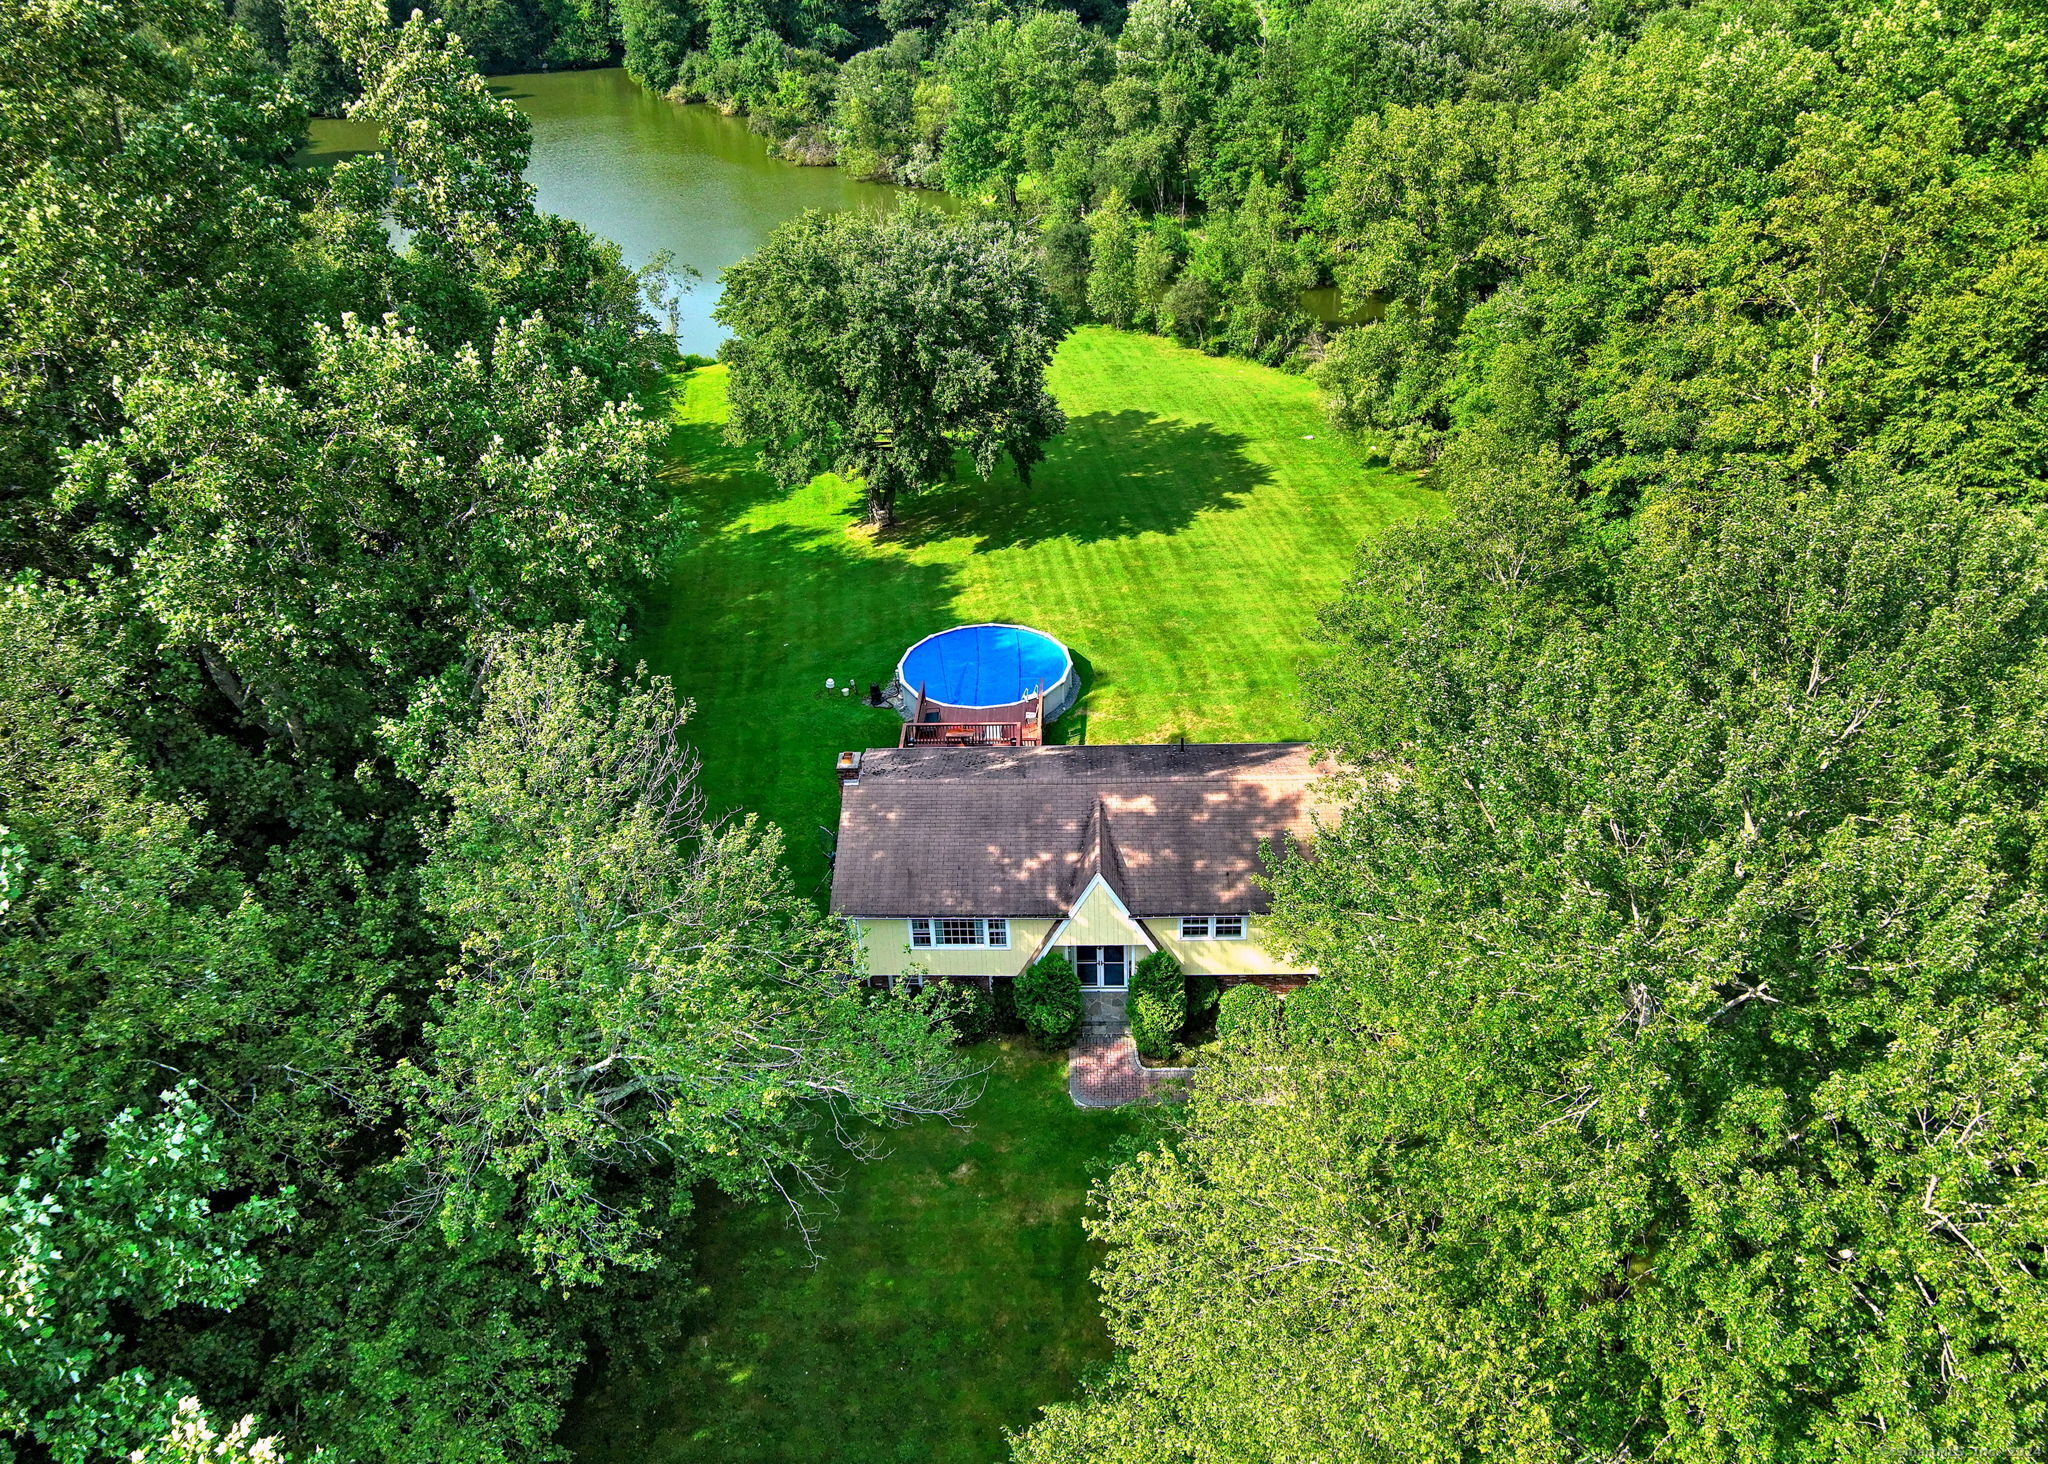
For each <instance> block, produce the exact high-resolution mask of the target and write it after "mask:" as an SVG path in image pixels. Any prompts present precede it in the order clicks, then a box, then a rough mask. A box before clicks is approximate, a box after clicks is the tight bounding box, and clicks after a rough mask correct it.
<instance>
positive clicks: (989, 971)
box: [853, 919, 1059, 976]
mask: <svg viewBox="0 0 2048 1464" xmlns="http://www.w3.org/2000/svg"><path fill="white" fill-rule="evenodd" d="M1058 923H1059V922H1058V921H1056V920H1012V921H1011V922H1010V948H1009V949H1008V950H1006V951H991V950H983V949H981V948H980V947H978V946H968V947H962V946H933V947H922V946H921V947H919V948H918V949H916V950H912V949H911V948H910V922H909V921H908V920H862V919H855V920H854V922H853V926H854V929H855V930H856V931H857V932H858V933H859V935H860V943H861V949H862V951H864V952H865V953H866V955H867V966H868V974H869V975H871V976H901V975H902V974H903V973H904V972H906V971H909V970H912V969H915V970H918V971H922V972H924V973H925V974H926V975H928V976H1015V975H1016V974H1017V973H1018V972H1020V971H1022V970H1023V969H1024V967H1025V965H1026V964H1027V963H1028V962H1029V961H1030V960H1031V957H1032V954H1033V953H1034V952H1036V951H1037V949H1038V947H1039V943H1040V942H1041V941H1043V940H1044V939H1045V937H1046V933H1047V932H1048V931H1050V930H1051V929H1052V928H1053V926H1055V925H1057V924H1058Z"/></svg>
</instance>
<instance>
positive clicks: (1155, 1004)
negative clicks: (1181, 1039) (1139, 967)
mask: <svg viewBox="0 0 2048 1464" xmlns="http://www.w3.org/2000/svg"><path fill="white" fill-rule="evenodd" d="M1168 959H1171V957H1169V958H1168ZM1125 1012H1126V1013H1127V1014H1128V1015H1129V1017H1130V1019H1131V1041H1133V1042H1135V1043H1137V1045H1138V1051H1139V1052H1141V1053H1143V1054H1144V1055H1145V1056H1146V1057H1153V1058H1158V1057H1167V1056H1170V1055H1171V1054H1172V1052H1173V1034H1174V1033H1175V1032H1176V1031H1177V1030H1178V1029H1179V1027H1180V1024H1179V1023H1178V1022H1176V1021H1174V1020H1173V1013H1171V1012H1170V1011H1168V1010H1167V1007H1166V1003H1164V1002H1162V1001H1161V1000H1160V999H1159V998H1158V997H1156V996H1154V995H1153V994H1152V993H1151V992H1149V991H1133V992H1132V993H1131V999H1130V1003H1129V1005H1128V1006H1126V1007H1125Z"/></svg>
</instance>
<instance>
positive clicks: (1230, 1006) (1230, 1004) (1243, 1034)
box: [1216, 982, 1280, 1044]
mask: <svg viewBox="0 0 2048 1464" xmlns="http://www.w3.org/2000/svg"><path fill="white" fill-rule="evenodd" d="M1279 1027H1280V998H1279V997H1277V996H1275V995H1273V993H1272V992H1270V991H1268V990H1266V988H1265V987H1263V986H1254V985H1252V984H1251V983H1249V982H1246V983H1243V984H1241V985H1237V986H1233V987H1231V988H1230V989H1229V990H1228V991H1226V992H1224V993H1223V997H1222V1000H1220V1001H1219V1002H1217V1004H1216V1035H1217V1037H1219V1038H1220V1039H1222V1040H1223V1041H1225V1042H1234V1043H1241V1044H1242V1043H1252V1042H1256V1041H1258V1040H1259V1039H1260V1038H1262V1037H1268V1036H1270V1035H1271V1034H1273V1033H1274V1032H1277V1031H1278V1030H1279Z"/></svg>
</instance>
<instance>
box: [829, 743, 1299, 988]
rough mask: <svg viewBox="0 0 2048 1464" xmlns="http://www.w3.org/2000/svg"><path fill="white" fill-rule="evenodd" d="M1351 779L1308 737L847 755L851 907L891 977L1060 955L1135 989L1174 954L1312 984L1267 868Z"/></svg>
mask: <svg viewBox="0 0 2048 1464" xmlns="http://www.w3.org/2000/svg"><path fill="white" fill-rule="evenodd" d="M1332 771H1333V768H1332V766H1331V765H1330V764H1329V763H1327V762H1318V761H1316V760H1314V759H1313V758H1312V756H1311V754H1310V751H1309V749H1308V747H1307V746H1306V744H1303V743H1295V742H1279V743H1214V744H1206V745H1204V744H1196V745H1186V744H1179V745H1166V746H1114V747H1057V746H1056V747H1044V746H1036V747H902V748H880V749H875V750H872V751H868V752H862V753H846V754H842V755H841V757H840V762H839V772H840V805H839V846H838V853H837V855H836V857H835V859H834V863H833V871H832V909H833V911H834V912H835V913H837V914H839V915H841V916H843V917H845V918H846V919H847V920H849V921H850V922H851V923H852V924H853V926H854V928H855V930H856V932H857V933H858V935H859V937H860V940H861V942H862V945H863V947H864V949H865V951H866V956H867V966H868V971H869V973H870V974H871V975H872V976H874V977H877V978H892V979H893V978H896V977H902V976H910V977H913V978H920V977H933V978H938V977H949V978H953V979H976V980H989V979H994V980H1002V979H1006V978H1009V977H1013V976H1016V975H1018V974H1019V973H1020V972H1022V971H1023V970H1024V969H1025V968H1026V967H1027V966H1029V965H1030V964H1031V963H1032V962H1033V961H1036V960H1037V959H1039V958H1040V957H1041V956H1045V955H1049V954H1051V953H1052V952H1054V951H1059V952H1062V953H1064V954H1065V955H1067V956H1068V957H1069V958H1070V959H1071V960H1072V961H1073V962H1074V965H1075V967H1076V969H1077V970H1078V971H1079V972H1080V974H1081V984H1082V985H1083V986H1084V987H1091V988H1097V989H1110V990H1116V989H1121V988H1123V987H1124V986H1126V985H1127V984H1128V982H1129V979H1130V972H1131V968H1132V967H1133V966H1134V965H1135V964H1136V963H1137V962H1138V961H1140V960H1142V959H1143V958H1144V957H1145V956H1146V955H1147V954H1148V953H1149V952H1152V951H1160V950H1163V951H1170V952H1172V953H1173V955H1174V956H1176V957H1178V958H1179V960H1180V962H1181V965H1182V966H1183V967H1184V968H1185V969H1187V970H1189V971H1200V972H1207V973H1209V974H1211V975H1213V976H1215V977H1216V978H1217V980H1218V981H1219V983H1221V984H1223V985H1226V986H1227V985H1233V984H1236V983H1238V982H1246V981H1252V982H1258V983H1261V984H1264V985H1270V986H1276V987H1280V988H1283V989H1284V988H1287V987H1292V986H1298V985H1300V984H1301V983H1302V982H1303V981H1305V980H1307V979H1308V978H1309V977H1311V976H1313V975H1314V974H1315V973H1314V971H1313V970H1312V969H1310V968H1308V967H1305V966H1303V965H1301V964H1299V963H1297V962H1292V961H1290V960H1288V959H1287V957H1286V956H1285V955H1284V954H1283V953H1282V952H1280V951H1279V950H1277V949H1276V948H1274V947H1272V946H1271V945H1269V944H1268V943H1267V941H1266V940H1265V939H1264V938H1263V931H1262V923H1263V919H1264V917H1265V915H1266V912H1267V910H1268V909H1269V908H1270V897H1269V896H1268V895H1267V893H1266V891H1265V890H1263V889H1261V888H1260V887H1259V885H1258V884H1257V882H1256V880H1255V876H1256V875H1257V874H1258V873H1259V872H1260V870H1261V867H1262V865H1261V852H1260V851H1261V846H1262V845H1268V846H1270V845H1272V844H1274V843H1275V842H1276V841H1287V840H1303V839H1305V838H1306V837H1307V836H1308V835H1309V834H1310V833H1311V832H1312V830H1313V823H1314V817H1315V814H1316V813H1317V812H1318V811H1319V810H1320V809H1321V808H1322V807H1323V806H1324V805H1323V803H1322V802H1321V801H1320V799H1319V795H1318V789H1319V786H1320V784H1321V780H1323V779H1324V778H1326V777H1328V776H1329V775H1330V773H1331V772H1332Z"/></svg>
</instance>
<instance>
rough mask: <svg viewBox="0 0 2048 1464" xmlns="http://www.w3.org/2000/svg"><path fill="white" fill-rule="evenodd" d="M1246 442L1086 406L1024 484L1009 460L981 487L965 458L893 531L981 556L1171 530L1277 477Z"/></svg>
mask: <svg viewBox="0 0 2048 1464" xmlns="http://www.w3.org/2000/svg"><path fill="white" fill-rule="evenodd" d="M1250 441H1251V439H1250V438H1248V437H1243V436H1240V435H1239V434H1237V433H1235V432H1225V431H1222V430H1220V429H1218V428H1216V427H1212V426H1210V425H1209V424H1208V423H1206V422H1181V421H1175V420H1174V419H1172V418H1169V417H1157V416H1154V415H1152V414H1151V413H1150V412H1140V411H1122V412H1089V413H1087V414H1085V415H1083V416H1079V417H1075V418H1073V419H1071V420H1070V421H1069V422H1068V424H1067V430H1066V431H1065V432H1063V433H1061V434H1060V435H1059V436H1058V437H1056V438H1054V439H1053V441H1052V442H1051V443H1050V444H1049V445H1048V451H1047V453H1046V458H1045V461H1044V462H1042V463H1040V464H1039V465H1038V467H1037V468H1036V469H1035V470H1034V471H1033V472H1032V475H1031V483H1030V486H1028V487H1026V486H1024V485H1023V484H1020V483H1019V482H1018V481H1017V475H1016V472H1015V470H1014V469H1012V468H1011V467H1010V466H1009V465H1008V464H1005V465H1003V466H1002V467H1001V468H999V469H997V471H996V474H995V477H994V478H993V479H992V480H991V481H989V482H987V483H983V482H981V481H980V480H979V479H977V478H975V477H974V476H973V469H972V467H971V466H969V465H967V464H966V463H965V462H964V460H963V463H962V466H961V468H960V469H959V472H958V474H957V476H956V478H955V480H954V481H953V482H950V483H945V484H942V485H940V486H939V487H937V488H934V489H931V490H929V491H927V492H925V493H922V494H919V495H918V496H917V497H916V498H912V499H907V500H905V501H904V502H903V503H901V504H899V505H898V518H897V524H896V528H895V530H894V532H893V535H892V537H895V538H897V539H899V540H901V541H905V542H910V543H928V542H930V541H932V540H937V539H952V538H968V539H978V540H979V541H980V543H979V544H978V545H977V546H976V547H977V549H978V550H979V551H981V552H983V553H986V552H988V551H990V550H994V549H1012V548H1018V547H1023V546H1028V545H1032V544H1041V543H1045V542H1047V541H1048V540H1052V539H1074V540H1079V541H1080V542H1082V543H1090V542H1094V541H1097V540H1103V539H1127V538H1130V537H1132V536H1133V535H1137V534H1146V533H1157V534H1169V533H1173V532H1175V531H1177V530H1180V529H1184V528H1186V527H1187V526H1188V525H1189V524H1191V523H1193V522H1194V520H1195V516H1196V515H1197V514H1200V513H1202V512H1203V511H1205V510H1217V509H1227V508H1234V507H1236V506H1237V505H1238V504H1239V503H1241V502H1242V501H1243V500H1244V499H1245V498H1247V497H1248V496H1250V495H1251V493H1252V492H1253V491H1255V490H1256V489H1258V488H1260V487H1263V486H1264V485H1265V484H1267V483H1270V482H1271V481H1272V480H1273V474H1272V472H1271V470H1270V469H1268V468H1267V467H1266V466H1265V465H1264V464H1262V463H1256V462H1253V461H1251V460H1250V459H1249V458H1247V457H1246V456H1245V455H1244V448H1245V447H1246V446H1247V445H1248V444H1249V443H1250Z"/></svg>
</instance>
